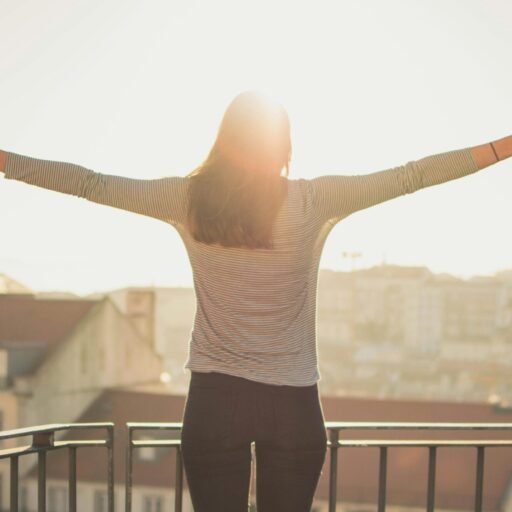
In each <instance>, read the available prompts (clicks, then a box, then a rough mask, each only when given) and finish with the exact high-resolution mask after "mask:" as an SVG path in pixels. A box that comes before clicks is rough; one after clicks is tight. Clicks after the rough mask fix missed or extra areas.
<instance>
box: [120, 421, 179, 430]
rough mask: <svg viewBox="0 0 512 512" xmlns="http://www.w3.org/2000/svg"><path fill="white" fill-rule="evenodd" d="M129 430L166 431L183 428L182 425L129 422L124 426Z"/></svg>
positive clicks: (174, 423)
mask: <svg viewBox="0 0 512 512" xmlns="http://www.w3.org/2000/svg"><path fill="white" fill-rule="evenodd" d="M126 426H127V427H128V429H129V430H153V429H154V430H158V429H166V430H173V429H176V430H181V428H182V427H183V423H176V422H172V423H163V422H162V423H139V422H129V423H127V424H126Z"/></svg>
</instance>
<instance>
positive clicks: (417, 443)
mask: <svg viewBox="0 0 512 512" xmlns="http://www.w3.org/2000/svg"><path fill="white" fill-rule="evenodd" d="M181 426H182V424H181V423H127V428H128V446H127V464H126V489H125V492H126V512H132V508H131V503H132V501H131V495H132V485H133V480H132V471H133V450H134V449H136V448H141V447H153V448H162V447H167V448H169V447H170V448H174V449H176V481H175V486H174V489H175V504H174V507H175V512H182V502H183V499H182V498H183V468H182V459H181V451H180V440H179V439H165V440H162V439H155V440H148V439H144V440H137V439H135V436H134V434H135V432H136V431H142V430H144V431H151V430H153V431H162V430H168V431H179V430H181ZM325 428H326V429H327V431H328V433H329V437H328V441H327V449H328V450H329V451H330V468H329V512H335V510H336V502H337V500H338V495H337V483H338V450H340V449H342V448H354V447H375V448H378V449H379V455H380V457H379V490H378V509H377V510H378V512H384V510H385V508H386V480H387V459H388V448H392V447H410V448H411V447H424V448H428V454H429V458H428V481H427V488H426V495H427V511H428V512H432V511H433V510H434V503H435V478H436V455H437V449H438V448H443V447H466V448H467V447H474V448H476V450H477V462H476V469H475V474H476V476H475V501H474V510H475V512H481V511H482V500H483V475H484V456H485V448H488V447H509V448H512V439H500V440H495V439H492V440H485V439H484V440H482V439H477V440H452V439H436V440H422V439H418V440H404V439H399V440H396V439H392V440H381V439H357V440H354V439H340V432H341V431H348V430H370V431H381V430H415V431H443V430H462V431H472V430H483V431H495V430H505V431H508V432H512V423H375V422H365V423H356V422H332V421H328V422H326V423H325Z"/></svg>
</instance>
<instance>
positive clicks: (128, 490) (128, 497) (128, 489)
mask: <svg viewBox="0 0 512 512" xmlns="http://www.w3.org/2000/svg"><path fill="white" fill-rule="evenodd" d="M127 429H128V436H127V437H128V442H127V445H126V468H125V469H126V478H125V511H126V512H131V510H132V465H133V461H132V455H133V451H132V429H131V428H130V427H129V426H128V427H127Z"/></svg>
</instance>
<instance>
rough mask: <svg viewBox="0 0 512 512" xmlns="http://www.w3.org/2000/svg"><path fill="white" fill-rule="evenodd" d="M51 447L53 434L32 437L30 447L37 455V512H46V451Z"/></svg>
mask: <svg viewBox="0 0 512 512" xmlns="http://www.w3.org/2000/svg"><path fill="white" fill-rule="evenodd" d="M52 446H53V432H52V431H50V432H37V433H36V434H34V435H33V436H32V447H34V448H37V449H39V450H40V451H39V452H38V454H37V512H46V451H47V450H48V449H49V448H51V447H52Z"/></svg>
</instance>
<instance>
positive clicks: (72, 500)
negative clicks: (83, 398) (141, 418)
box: [0, 423, 114, 512]
mask: <svg viewBox="0 0 512 512" xmlns="http://www.w3.org/2000/svg"><path fill="white" fill-rule="evenodd" d="M90 429H94V430H98V429H100V430H104V431H105V432H104V433H105V435H104V436H103V438H101V439H82V440H63V441H57V440H56V439H55V433H56V432H63V431H71V430H90ZM20 437H22V438H23V437H31V438H32V442H31V443H30V444H27V445H23V446H14V447H11V448H5V449H3V450H0V459H9V461H10V476H11V478H10V508H9V510H10V512H18V481H19V458H20V457H23V456H24V455H29V454H37V511H38V512H45V511H46V454H47V453H48V452H49V451H51V450H63V449H67V450H68V462H69V463H68V509H69V511H70V512H76V505H77V500H76V484H77V478H76V452H77V449H78V448H87V447H89V448H90V447H98V446H99V447H104V448H106V450H107V486H108V491H107V496H108V512H114V424H113V423H66V424H60V423H59V424H52V425H41V426H38V427H29V428H19V429H16V430H6V431H3V432H0V441H2V440H4V441H5V440H7V439H15V438H20Z"/></svg>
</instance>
